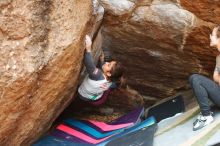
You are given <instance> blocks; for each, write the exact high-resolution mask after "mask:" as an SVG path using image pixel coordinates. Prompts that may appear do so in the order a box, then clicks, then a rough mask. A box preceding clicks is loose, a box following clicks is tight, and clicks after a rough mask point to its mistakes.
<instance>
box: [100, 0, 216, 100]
mask: <svg viewBox="0 0 220 146" xmlns="http://www.w3.org/2000/svg"><path fill="white" fill-rule="evenodd" d="M101 1H103V3H104V5H103V7H104V8H106V14H105V17H104V23H103V26H102V27H103V28H102V30H103V35H104V42H103V46H105V47H109V48H111V49H112V50H113V51H114V53H115V54H116V57H117V58H118V59H119V60H120V61H121V62H122V63H123V64H124V66H125V68H126V72H125V75H126V78H127V81H128V84H129V85H130V86H131V88H133V89H136V90H137V91H138V92H139V93H141V94H142V95H145V96H148V97H157V98H158V100H159V99H161V98H166V97H168V96H172V95H174V94H177V93H179V91H182V90H186V89H187V88H188V84H187V82H188V77H189V75H190V74H192V73H201V74H205V75H211V73H212V71H213V68H214V65H215V56H216V53H217V51H216V50H215V49H212V48H210V47H209V33H210V32H211V29H212V28H213V26H214V25H216V23H218V22H219V17H220V13H218V11H219V2H218V1H208V0H196V2H194V1H193V2H192V1H187V0H186V1H184V0H180V1H177V0H123V1H118V3H119V4H118V5H119V8H116V7H117V5H115V4H114V3H110V2H109V3H106V1H105V0H101ZM125 1H127V5H126V4H125V3H126V2H125ZM121 2H123V3H122V4H120V3H121ZM101 3H102V2H101ZM131 3H133V5H131ZM107 4H108V5H107ZM122 5H123V6H124V9H123V10H124V11H123V13H121V9H122V8H121V7H122ZM129 5H130V6H132V7H130V9H129V10H127V11H125V10H126V8H128V6H129ZM125 6H127V7H125ZM116 10H118V12H117V11H116Z"/></svg>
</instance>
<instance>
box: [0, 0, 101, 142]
mask: <svg viewBox="0 0 220 146" xmlns="http://www.w3.org/2000/svg"><path fill="white" fill-rule="evenodd" d="M94 2H95V1H94ZM93 7H94V9H93ZM103 12H104V10H103V8H102V7H100V6H99V4H97V3H92V1H88V0H37V1H36V0H14V1H12V0H1V1H0V56H1V57H0V123H1V124H0V125H1V126H0V145H1V146H16V145H22V146H27V145H30V144H31V143H32V142H33V141H34V140H36V138H37V137H39V136H40V135H41V134H42V133H43V132H45V131H46V130H47V129H48V128H49V127H50V126H51V123H52V121H54V119H55V118H56V117H57V116H58V115H59V114H60V112H62V111H63V109H64V108H65V107H66V106H67V104H69V102H70V100H71V99H72V98H71V95H70V94H71V93H74V92H75V91H76V87H77V84H78V77H79V73H80V69H81V66H82V58H83V52H84V44H83V42H84V36H85V34H86V33H90V35H91V36H94V37H95V33H96V31H97V29H98V28H99V25H100V23H101V20H102V16H103Z"/></svg>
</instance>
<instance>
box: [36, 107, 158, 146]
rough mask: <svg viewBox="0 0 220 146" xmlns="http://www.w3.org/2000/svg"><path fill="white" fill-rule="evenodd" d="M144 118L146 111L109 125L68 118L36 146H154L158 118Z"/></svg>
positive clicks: (136, 112)
mask: <svg viewBox="0 0 220 146" xmlns="http://www.w3.org/2000/svg"><path fill="white" fill-rule="evenodd" d="M143 115H144V108H137V109H135V110H134V111H131V112H130V113H128V114H126V115H124V116H122V117H120V118H118V119H115V120H114V121H112V122H109V123H105V122H99V121H92V120H78V119H66V120H64V121H63V123H61V124H59V125H58V126H56V127H55V128H54V129H52V130H51V131H50V132H49V133H48V134H47V135H46V136H44V137H43V138H41V139H40V140H38V141H37V142H36V143H35V144H34V146H90V145H97V146H113V145H114V144H115V143H117V145H118V146H120V145H123V146H124V145H128V144H129V145H131V144H132V145H136V144H139V145H140V146H142V145H143V146H144V145H146V143H148V144H147V145H149V146H151V145H152V143H153V136H154V133H155V131H156V128H157V125H156V121H155V119H154V117H149V118H148V119H145V120H142V119H143ZM135 137H136V138H135ZM132 138H133V139H132ZM134 138H135V139H134ZM119 141H120V143H119Z"/></svg>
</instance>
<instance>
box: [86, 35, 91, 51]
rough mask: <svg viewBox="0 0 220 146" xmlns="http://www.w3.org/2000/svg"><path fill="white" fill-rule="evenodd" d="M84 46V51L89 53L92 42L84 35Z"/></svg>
mask: <svg viewBox="0 0 220 146" xmlns="http://www.w3.org/2000/svg"><path fill="white" fill-rule="evenodd" d="M85 45H86V51H87V52H91V48H92V40H91V37H90V36H88V35H86V38H85Z"/></svg>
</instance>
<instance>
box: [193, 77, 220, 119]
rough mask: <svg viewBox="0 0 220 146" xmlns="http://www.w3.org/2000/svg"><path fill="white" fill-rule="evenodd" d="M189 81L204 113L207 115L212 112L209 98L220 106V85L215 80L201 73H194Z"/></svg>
mask: <svg viewBox="0 0 220 146" xmlns="http://www.w3.org/2000/svg"><path fill="white" fill-rule="evenodd" d="M189 83H190V85H191V87H192V89H193V92H194V94H195V96H196V99H197V101H198V104H199V107H200V109H201V113H202V115H204V116H207V115H209V114H210V105H209V101H208V98H209V99H210V100H211V101H212V102H213V103H214V104H215V105H217V106H218V107H220V86H219V85H218V84H216V83H215V82H214V81H213V80H210V79H209V78H207V77H205V76H202V75H199V74H193V75H191V76H190V77H189Z"/></svg>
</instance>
